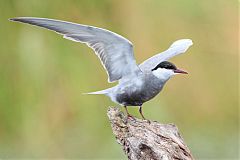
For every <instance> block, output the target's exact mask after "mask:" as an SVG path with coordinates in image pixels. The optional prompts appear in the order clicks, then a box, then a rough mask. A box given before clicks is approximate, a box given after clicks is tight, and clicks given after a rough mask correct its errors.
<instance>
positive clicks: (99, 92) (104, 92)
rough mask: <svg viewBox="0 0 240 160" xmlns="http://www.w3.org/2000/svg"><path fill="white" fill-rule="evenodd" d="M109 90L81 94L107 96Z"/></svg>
mask: <svg viewBox="0 0 240 160" xmlns="http://www.w3.org/2000/svg"><path fill="white" fill-rule="evenodd" d="M110 89H111V88H109V89H105V90H101V91H96V92H89V93H83V94H108V93H109V90H110Z"/></svg>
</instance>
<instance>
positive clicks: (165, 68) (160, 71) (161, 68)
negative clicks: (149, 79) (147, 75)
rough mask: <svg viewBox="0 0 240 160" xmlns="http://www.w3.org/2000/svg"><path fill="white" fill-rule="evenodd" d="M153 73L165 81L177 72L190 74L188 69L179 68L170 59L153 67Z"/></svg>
mask: <svg viewBox="0 0 240 160" xmlns="http://www.w3.org/2000/svg"><path fill="white" fill-rule="evenodd" d="M152 73H153V75H155V76H156V77H157V78H159V79H160V80H162V81H164V82H165V81H167V80H169V79H170V78H171V77H172V76H174V75H176V74H188V73H187V72H186V71H184V70H181V69H178V68H177V67H176V66H175V65H174V64H173V63H171V62H168V61H163V62H161V63H159V64H158V65H157V66H156V67H155V68H153V69H152Z"/></svg>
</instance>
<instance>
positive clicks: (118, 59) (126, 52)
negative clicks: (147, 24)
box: [10, 17, 140, 82]
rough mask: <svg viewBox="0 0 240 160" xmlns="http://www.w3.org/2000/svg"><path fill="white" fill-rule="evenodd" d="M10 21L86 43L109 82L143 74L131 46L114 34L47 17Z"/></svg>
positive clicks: (124, 39)
mask: <svg viewBox="0 0 240 160" xmlns="http://www.w3.org/2000/svg"><path fill="white" fill-rule="evenodd" d="M10 20H12V21H18V22H22V23H28V24H31V25H36V26H39V27H43V28H47V29H49V30H53V31H55V32H57V33H59V34H61V35H63V36H64V38H66V39H69V40H72V41H76V42H81V43H86V44H87V45H88V46H89V47H91V48H92V49H93V50H94V51H95V54H96V55H97V56H98V57H99V59H100V60H101V63H102V65H103V66H104V68H105V69H106V71H107V74H108V81H109V82H113V81H116V80H119V79H121V78H123V77H126V76H129V75H131V74H134V73H137V72H139V71H140V69H139V67H138V66H137V64H136V61H135V58H134V54H133V47H132V43H131V42H130V41H129V40H127V39H126V38H124V37H122V36H120V35H118V34H116V33H113V32H111V31H108V30H105V29H102V28H97V27H93V26H88V25H81V24H76V23H71V22H66V21H60V20H54V19H47V18H33V17H18V18H12V19H10Z"/></svg>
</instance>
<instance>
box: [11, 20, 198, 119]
mask: <svg viewBox="0 0 240 160" xmlns="http://www.w3.org/2000/svg"><path fill="white" fill-rule="evenodd" d="M10 20H11V21H17V22H22V23H28V24H31V25H35V26H39V27H43V28H47V29H49V30H53V31H55V32H57V33H59V34H61V35H63V37H64V38H66V39H69V40H72V41H76V42H81V43H85V44H87V45H88V46H89V47H91V48H92V49H93V50H94V51H95V54H96V55H97V56H98V57H99V59H100V60H101V63H102V65H103V67H104V68H105V69H106V71H107V74H108V82H114V81H118V84H117V85H116V86H114V87H112V88H108V89H105V90H101V91H97V92H91V93H88V94H103V95H106V96H108V97H110V98H111V100H112V101H113V102H116V103H118V104H120V105H122V106H124V107H125V109H126V112H127V114H128V116H130V114H129V113H128V111H127V106H139V112H140V114H141V116H142V118H143V119H145V118H144V116H143V114H142V105H143V103H144V102H146V101H149V100H150V99H152V98H153V97H155V96H156V95H157V94H158V93H159V92H160V91H161V90H162V88H163V86H164V84H165V83H166V82H167V81H168V80H169V79H170V78H171V77H172V76H174V75H176V74H179V73H182V74H187V72H185V71H183V70H180V69H178V68H177V67H176V66H175V65H174V64H173V63H171V62H168V61H167V60H168V59H170V58H172V57H173V56H176V55H178V54H181V53H184V52H185V51H186V50H187V49H188V48H189V47H190V46H191V45H192V44H193V43H192V41H191V40H190V39H181V40H177V41H175V42H174V43H173V44H172V45H171V46H170V47H169V48H168V49H167V50H166V51H164V52H162V53H159V54H157V55H155V56H153V57H151V58H149V59H147V60H145V61H144V62H143V63H141V64H140V65H138V64H137V63H136V60H135V58H134V54H133V45H132V43H131V42H130V41H129V40H127V39H126V38H124V37H122V36H120V35H118V34H116V33H113V32H111V31H108V30H106V29H102V28H97V27H93V26H88V25H82V24H76V23H71V22H66V21H60V20H54V19H47V18H34V17H18V18H11V19H10Z"/></svg>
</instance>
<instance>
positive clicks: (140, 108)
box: [139, 106, 146, 120]
mask: <svg viewBox="0 0 240 160" xmlns="http://www.w3.org/2000/svg"><path fill="white" fill-rule="evenodd" d="M139 112H140V114H141V116H142V118H143V119H144V120H145V119H146V118H145V117H144V116H143V113H142V106H139Z"/></svg>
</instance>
